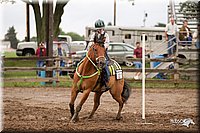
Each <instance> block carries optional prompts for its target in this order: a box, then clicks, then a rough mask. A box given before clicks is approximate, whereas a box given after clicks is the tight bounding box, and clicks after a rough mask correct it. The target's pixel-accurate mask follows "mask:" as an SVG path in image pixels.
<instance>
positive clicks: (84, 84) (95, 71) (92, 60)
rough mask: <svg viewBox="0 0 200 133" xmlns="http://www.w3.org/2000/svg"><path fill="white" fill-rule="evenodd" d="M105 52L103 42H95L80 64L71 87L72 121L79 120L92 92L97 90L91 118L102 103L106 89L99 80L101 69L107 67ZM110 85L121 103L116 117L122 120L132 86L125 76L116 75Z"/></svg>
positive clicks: (111, 77)
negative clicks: (78, 98)
mask: <svg viewBox="0 0 200 133" xmlns="http://www.w3.org/2000/svg"><path fill="white" fill-rule="evenodd" d="M105 52H106V51H105V48H104V46H103V44H102V45H101V44H97V43H94V44H93V45H92V46H91V47H90V49H89V50H88V52H87V54H86V57H85V58H84V59H83V60H82V61H81V62H80V63H79V64H78V66H77V68H76V72H75V73H74V77H73V86H72V88H71V100H70V103H69V107H70V112H71V121H70V122H76V121H77V120H78V114H79V112H80V111H81V108H82V106H83V104H84V103H85V101H86V100H87V98H88V96H89V94H90V92H95V95H94V106H93V110H92V112H91V114H90V115H89V118H92V116H93V115H94V113H95V111H96V110H97V108H98V106H99V105H100V97H101V95H102V94H103V92H104V91H102V90H101V89H102V85H101V84H100V83H99V82H98V81H99V78H100V77H101V70H102V69H103V68H104V67H105V63H106V62H105V61H106V58H105ZM108 86H109V87H110V90H109V91H110V94H111V95H112V97H113V98H114V99H115V100H116V101H117V102H118V103H119V110H118V113H117V117H116V119H117V120H120V119H121V118H122V117H121V110H122V108H123V105H124V103H125V102H126V101H127V100H128V98H129V96H130V88H129V86H128V84H127V83H126V82H125V81H124V78H123V77H122V79H116V78H115V76H110V79H109V82H108ZM79 92H82V97H81V99H80V102H79V104H78V105H77V106H76V108H75V110H74V102H75V100H76V98H77V95H78V93H79Z"/></svg>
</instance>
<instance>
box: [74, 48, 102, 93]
mask: <svg viewBox="0 0 200 133" xmlns="http://www.w3.org/2000/svg"><path fill="white" fill-rule="evenodd" d="M86 57H87V58H88V60H89V61H90V62H91V63H92V65H93V66H94V67H95V68H96V69H97V71H96V72H95V73H93V74H91V75H87V76H83V75H81V74H80V73H79V72H78V67H79V66H80V64H81V63H82V62H83V60H84V59H82V60H81V61H80V62H79V63H78V65H77V67H76V74H77V75H78V77H79V78H80V81H79V82H78V83H77V86H78V90H80V85H81V84H82V82H83V79H88V78H91V77H93V76H95V75H97V74H98V75H100V73H101V71H100V69H99V68H98V67H97V66H96V64H95V63H94V62H93V61H92V60H91V59H90V57H89V56H88V52H87V53H86Z"/></svg>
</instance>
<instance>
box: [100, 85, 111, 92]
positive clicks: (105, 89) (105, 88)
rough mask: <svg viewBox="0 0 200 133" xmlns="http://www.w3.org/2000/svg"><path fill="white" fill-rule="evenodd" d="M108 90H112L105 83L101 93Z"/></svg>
mask: <svg viewBox="0 0 200 133" xmlns="http://www.w3.org/2000/svg"><path fill="white" fill-rule="evenodd" d="M108 90H110V87H109V86H108V85H107V83H105V84H104V85H103V87H102V88H101V91H102V92H106V91H108Z"/></svg>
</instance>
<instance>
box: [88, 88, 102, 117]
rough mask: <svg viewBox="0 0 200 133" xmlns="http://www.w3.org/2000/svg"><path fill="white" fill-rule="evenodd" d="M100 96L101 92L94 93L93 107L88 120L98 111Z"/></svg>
mask: <svg viewBox="0 0 200 133" xmlns="http://www.w3.org/2000/svg"><path fill="white" fill-rule="evenodd" d="M101 95H102V92H96V93H95V94H94V106H93V109H92V112H91V113H90V115H89V117H88V119H91V118H92V117H93V115H94V113H95V111H96V110H97V109H98V107H99V105H100V97H101Z"/></svg>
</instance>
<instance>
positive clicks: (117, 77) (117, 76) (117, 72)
mask: <svg viewBox="0 0 200 133" xmlns="http://www.w3.org/2000/svg"><path fill="white" fill-rule="evenodd" d="M122 77H123V75H122V70H116V71H115V78H116V79H122Z"/></svg>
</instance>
